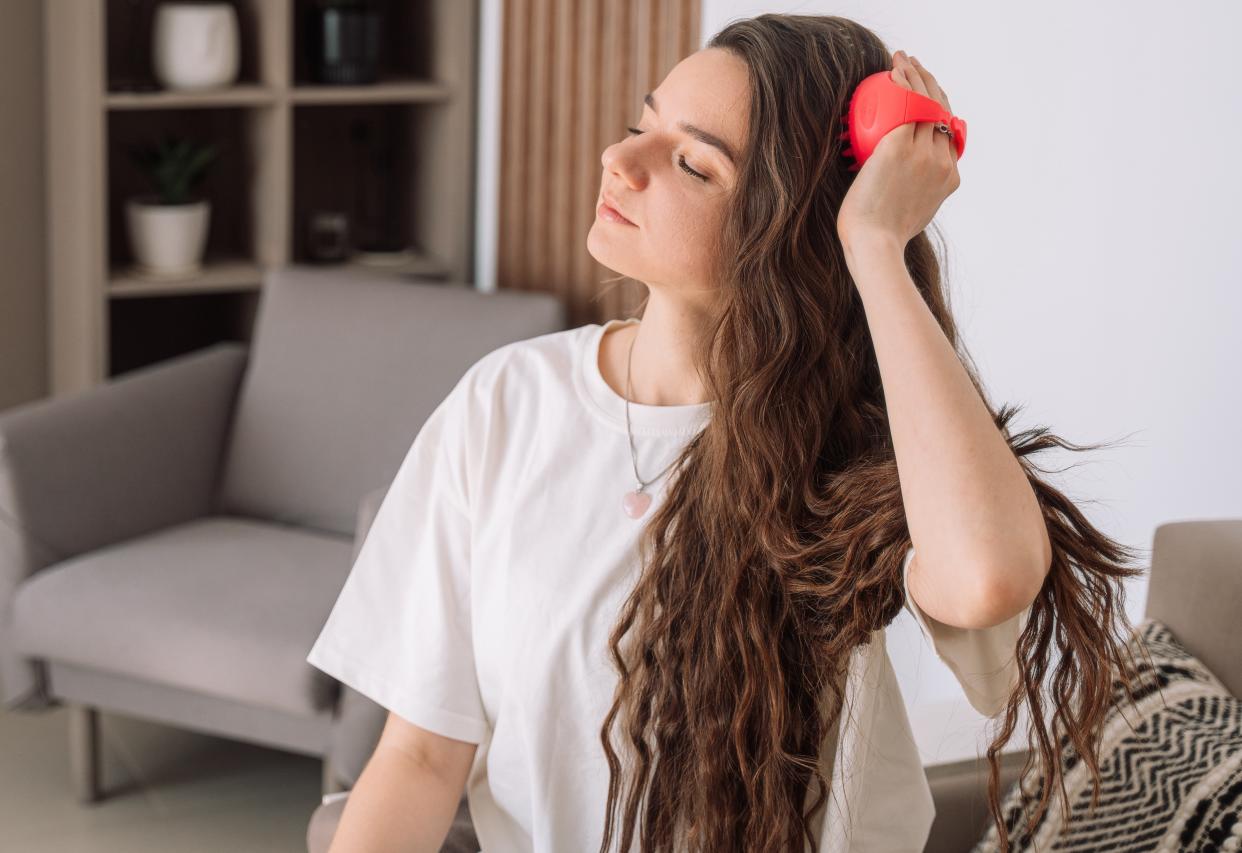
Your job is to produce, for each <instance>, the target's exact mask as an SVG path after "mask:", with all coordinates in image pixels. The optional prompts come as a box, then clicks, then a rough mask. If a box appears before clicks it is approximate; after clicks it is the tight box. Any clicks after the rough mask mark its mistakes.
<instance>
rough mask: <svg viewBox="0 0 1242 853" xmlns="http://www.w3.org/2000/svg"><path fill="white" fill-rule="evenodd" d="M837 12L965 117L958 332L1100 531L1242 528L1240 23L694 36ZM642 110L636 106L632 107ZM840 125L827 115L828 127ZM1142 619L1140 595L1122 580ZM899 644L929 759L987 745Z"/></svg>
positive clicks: (1060, 18)
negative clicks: (921, 74) (1048, 436)
mask: <svg viewBox="0 0 1242 853" xmlns="http://www.w3.org/2000/svg"><path fill="white" fill-rule="evenodd" d="M482 5H483V29H482V32H481V35H480V38H481V42H480V44H481V54H482V56H481V60H480V81H481V87H482V92H481V96H480V98H481V99H480V104H481V106H480V109H481V115H480V122H479V127H480V134H481V136H480V144H479V152H480V167H479V182H478V188H479V189H478V192H479V194H478V203H479V211H480V216H479V244H478V245H479V248H478V255H477V260H476V272H477V278H478V286H479V287H480V289H484V290H490V289H493V288H494V283H495V242H496V234H495V225H496V224H495V210H496V196H497V193H496V175H497V170H496V161H495V158H496V152H497V150H498V146H497V140H496V133H497V132H498V128H499V113H498V107H499V100H498V98H497V83H498V79H497V74H498V70H499V68H498V66H499V45H500V42H499V32H500V25H501V17H500V8H501V4H500V2H499V0H483V4H482ZM769 11H770V12H790V13H804V14H836V15H844V16H847V17H851V18H854V19H856V20H858V21H860V22H861V23H863V24H865V25H867V26H869V27H871V28H872V29H874V30H875V31H876V32H877V33H879V35H880V36H881V38H883V39H884V40H885V41H886V42H887V43H888V45H889V47H890V48H891V49H893V50H896V49H898V48H901V49H904V50H906V51H907V52H909V53H913V54H914V55H915V56H917V57H918V58H919V60H920V61H921V62H922V63H923V64H924V65H925V66H926V67H927V68H928V69H929V70H930V71H931V72H932V73H933V74H935V75H936V78H937V80H939V81H940V82H941V83H943V85H944V88H945V90H946V91H947V92H948V93H949V96H950V101H951V103H952V105H953V109H954V112H955V113H956V114H957V115H959V116H961V117H962V118H964V119H965V120H966V121H967V122H968V124H969V138H968V144H967V148H966V152H965V154H964V156H963V158H962V160H961V163H960V165H959V170H960V173H961V177H962V183H961V186H960V187H959V188H958V190H957V192H956V193H954V194H953V195H952V196H950V197H949V199H948V200H946V202H945V204H944V205H943V206H942V207H941V210H940V213H939V214H938V216H937V217H936V222H937V224H938V226H939V227H940V229H941V230H942V231H943V232H944V235H945V238H946V240H947V242H948V250H949V270H948V275H949V285H950V289H951V299H952V301H953V306H954V309H955V312H956V315H957V317H958V320H959V323H960V326H961V329H962V333H963V338H964V340H965V343H966V345H967V347H968V348H969V350H970V352H971V354H972V355H973V356H974V359H975V361H976V363H977V364H978V367H979V369H980V371H981V372H982V377H983V380H984V384H985V385H986V387H987V388H988V391H989V394H990V395H991V396H992V398H993V400H994V401H995V402H997V403H1004V402H1012V403H1019V404H1022V405H1023V411H1022V413H1020V414H1019V416H1018V418H1017V422H1016V428H1017V429H1023V428H1026V427H1030V426H1039V425H1047V426H1049V427H1050V428H1051V429H1052V431H1053V432H1054V433H1056V434H1058V435H1060V436H1062V437H1063V438H1065V439H1066V440H1068V441H1070V442H1073V443H1076V444H1087V443H1093V442H1099V441H1113V440H1116V439H1124V442H1125V443H1124V444H1122V445H1120V446H1119V447H1118V448H1111V449H1108V450H1105V451H1096V452H1091V453H1070V452H1068V451H1059V452H1058V453H1057V454H1055V455H1054V454H1053V453H1052V452H1051V451H1050V452H1048V453H1047V454H1045V458H1044V459H1043V460H1042V461H1040V462H1038V464H1040V465H1041V467H1044V468H1047V469H1051V470H1056V469H1062V468H1067V466H1071V465H1073V466H1077V467H1073V468H1069V469H1068V470H1066V471H1065V472H1064V473H1063V474H1060V475H1052V476H1053V477H1054V482H1055V483H1056V484H1057V485H1058V486H1060V487H1061V488H1063V489H1065V490H1066V491H1067V493H1068V494H1069V495H1070V496H1071V497H1073V498H1074V499H1075V500H1076V501H1078V503H1079V507H1080V509H1081V510H1082V511H1083V513H1084V514H1085V515H1086V516H1087V517H1088V518H1089V519H1090V520H1091V522H1092V523H1093V524H1095V525H1096V526H1097V527H1099V528H1100V529H1102V530H1103V531H1104V532H1105V533H1107V534H1108V535H1110V536H1113V537H1114V538H1116V539H1118V540H1119V541H1121V542H1122V543H1123V544H1125V545H1128V546H1130V547H1133V548H1138V549H1140V550H1141V551H1142V552H1143V554H1146V553H1148V549H1149V548H1150V545H1151V540H1152V534H1153V532H1154V530H1155V528H1156V526H1157V525H1159V524H1161V523H1164V522H1167V521H1175V520H1180V519H1190V518H1225V517H1242V492H1240V491H1239V490H1238V489H1237V487H1236V484H1237V483H1238V482H1239V481H1240V480H1242V450H1240V449H1239V447H1238V444H1237V442H1236V441H1235V440H1234V439H1235V437H1236V435H1237V433H1238V429H1237V427H1236V426H1235V425H1236V424H1237V423H1238V422H1239V420H1242V394H1240V393H1239V379H1238V368H1239V367H1240V366H1242V332H1239V331H1238V330H1239V328H1240V327H1242V240H1239V239H1238V238H1237V236H1236V232H1237V231H1238V230H1239V226H1240V225H1242V215H1240V214H1239V212H1238V201H1239V199H1240V198H1242V166H1239V155H1238V154H1237V152H1238V151H1239V150H1240V147H1242V143H1240V142H1239V139H1240V138H1242V94H1239V82H1238V71H1237V63H1236V61H1234V58H1235V57H1236V56H1237V52H1238V48H1237V45H1236V34H1237V33H1239V32H1242V9H1240V8H1239V7H1237V6H1236V5H1233V4H1230V3H1227V2H1225V0H1217V2H1193V3H1187V4H1182V5H1178V6H1172V5H1169V4H1167V3H1160V4H1156V3H1152V2H1144V3H1135V2H1127V3H1122V2H1117V0H1110V1H1109V2H1104V0H1096V2H1092V3H1089V4H1088V3H1070V2H1066V0H1055V2H1047V3H1042V4H1039V5H1037V6H1030V5H1025V6H1018V5H1015V4H999V3H987V2H982V1H981V0H972V1H971V2H967V0H948V2H943V3H937V4H924V3H918V2H913V0H882V2H881V0H868V2H866V3H863V2H859V0H849V2H840V3H831V4H830V3H825V2H818V3H817V2H804V3H784V4H780V3H764V4H751V3H742V2H734V0H704V2H703V26H702V33H703V39H702V41H703V42H704V43H705V42H706V41H707V39H708V38H709V37H710V36H711V35H712V34H714V33H715V32H716V31H717V30H719V29H720V28H721V27H723V26H724V25H725V24H726V23H728V21H730V20H732V19H734V18H738V17H746V16H749V15H754V14H759V13H762V12H769ZM636 106H637V105H636ZM829 118H831V117H826V120H827V119H829ZM1128 597H1129V599H1130V600H1129V601H1128V611H1129V616H1130V618H1131V619H1132V620H1135V621H1138V620H1139V619H1141V617H1142V613H1143V606H1144V604H1145V601H1146V582H1145V581H1143V582H1140V583H1137V584H1135V585H1134V586H1132V587H1130V588H1128ZM888 633H889V652H890V655H891V656H892V658H893V664H894V667H895V668H896V670H897V675H898V678H899V680H900V682H901V686H902V691H903V694H904V695H905V698H906V701H907V704H908V705H909V708H910V716H911V721H912V723H913V725H914V729H915V734H916V736H917V737H918V739H919V742H920V748H921V749H922V751H923V757H924V760H925V761H927V762H929V763H931V762H935V761H949V760H954V759H957V758H963V757H969V756H971V755H973V754H975V753H976V752H980V753H981V749H980V745H981V744H984V743H985V742H986V740H985V738H986V730H985V727H984V725H983V724H984V720H983V718H981V717H980V716H979V715H978V714H976V713H975V712H974V710H973V709H972V708H971V707H970V706H969V705H968V704H967V703H966V701H965V699H964V698H963V697H962V695H961V691H960V689H959V688H958V686H957V684H956V682H955V681H954V679H953V675H952V673H951V672H950V671H949V670H948V669H947V667H945V666H944V664H942V663H941V662H940V661H939V660H938V659H937V658H936V657H935V656H934V655H932V654H931V652H930V649H929V648H928V647H926V645H925V642H924V641H923V639H922V637H921V636H920V635H919V633H918V631H917V628H916V627H915V625H914V623H913V620H912V619H911V618H910V617H909V615H908V614H906V613H904V612H903V613H902V615H901V616H900V617H898V619H897V621H896V622H894V623H893V625H892V626H891V627H890V630H889V632H888Z"/></svg>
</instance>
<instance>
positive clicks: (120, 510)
mask: <svg viewBox="0 0 1242 853" xmlns="http://www.w3.org/2000/svg"><path fill="white" fill-rule="evenodd" d="M563 324H564V309H563V307H562V305H561V304H560V302H559V301H558V300H557V299H556V298H555V297H554V296H552V295H551V294H544V293H526V292H524V293H516V292H501V293H495V294H485V293H480V292H478V291H475V290H473V289H470V288H467V287H464V286H456V287H453V286H445V285H441V284H429V283H423V282H414V281H409V280H406V279H401V278H397V277H391V276H386V275H383V274H380V273H372V272H370V271H365V270H353V269H351V270H349V271H347V272H342V271H341V270H340V269H339V268H311V267H296V266H295V267H285V268H281V269H276V270H272V271H270V272H269V273H268V274H267V277H266V279H265V281H264V287H263V291H262V293H261V303H260V310H259V314H258V317H257V323H256V329H255V335H254V341H253V344H252V345H250V346H247V345H244V344H242V343H238V342H225V343H220V344H216V345H214V346H210V347H206V348H204V349H201V350H198V351H195V352H192V353H189V354H186V355H182V356H179V357H176V358H172V359H168V360H166V361H164V362H161V363H159V364H156V365H151V366H148V367H145V368H142V369H139V370H135V371H131V372H129V373H127V374H123V375H120V376H117V377H114V378H112V379H111V380H109V381H107V382H105V383H103V384H101V385H99V386H97V387H94V388H91V389H88V390H86V391H82V392H78V393H75V394H70V395H65V396H62V397H57V398H51V399H45V400H40V401H36V402H33V403H30V404H26V405H23V406H19V407H15V408H12V409H9V410H7V411H5V412H0V707H2V708H3V709H4V710H8V711H21V712H38V711H40V710H44V709H48V708H51V707H55V706H58V705H65V706H67V708H68V710H69V712H70V731H69V736H70V753H71V762H72V778H73V780H74V785H75V789H76V791H77V795H78V797H79V799H81V800H83V801H91V800H95V799H97V798H99V797H100V795H101V793H102V792H101V791H100V785H99V780H100V774H99V760H100V759H99V754H100V751H99V745H98V712H99V710H100V709H104V710H108V711H112V712H117V713H122V714H127V715H133V716H138V717H143V718H147V719H151V720H156V721H159V722H163V723H167V724H171V725H177V726H182V727H185V728H189V729H195V730H198V731H203V732H207V733H211V734H215V735H219V736H223V737H231V738H236V739H239V740H246V741H250V742H254V743H260V744H264V745H268V746H272V747H275V748H278V749H284V750H289V751H293V752H298V753H302V754H306V755H315V756H322V757H323V758H324V783H323V788H324V792H325V793H330V792H332V791H336V790H339V789H341V787H342V786H343V785H347V784H350V783H351V782H352V781H353V780H354V779H356V777H357V775H358V773H359V772H360V771H361V765H362V763H364V762H365V760H366V756H367V755H369V753H370V751H371V749H372V748H373V747H374V744H375V742H376V741H377V740H378V737H379V733H380V730H381V728H382V725H383V721H384V716H385V713H384V711H383V709H381V708H379V707H378V706H375V705H374V703H372V702H371V701H370V700H369V699H367V698H366V697H364V696H361V695H360V694H357V693H355V692H354V691H352V690H350V689H348V688H345V689H342V685H340V684H338V683H336V682H335V681H334V680H333V679H331V678H330V677H328V676H327V675H325V674H324V673H321V672H319V671H318V670H316V669H315V668H314V667H312V666H311V665H310V664H308V663H306V660H305V657H306V653H307V651H308V650H309V649H310V647H311V644H312V643H313V642H314V639H315V637H316V636H317V635H318V632H319V630H320V629H321V627H322V625H323V623H324V621H325V620H326V618H327V614H328V612H329V611H330V609H331V607H332V604H333V603H334V601H335V600H336V596H337V594H338V593H339V592H340V588H341V585H342V584H343V583H344V580H345V578H346V576H347V575H348V573H349V569H350V565H351V560H350V556H351V550H352V552H353V553H356V552H357V548H358V546H359V544H360V537H359V536H358V534H359V532H360V531H365V529H366V527H367V526H368V525H369V524H370V517H373V515H374V511H375V508H376V507H378V501H379V499H380V498H381V497H382V495H383V493H384V491H385V490H386V488H387V483H388V482H389V481H390V480H391V478H392V476H393V475H394V474H395V473H396V470H397V467H398V466H399V464H400V462H401V459H402V457H403V455H404V453H405V452H406V450H408V448H409V445H410V442H411V441H412V440H413V438H414V436H415V435H416V434H417V431H418V429H419V428H420V426H421V425H422V423H423V421H424V420H425V419H426V417H427V415H428V414H430V412H431V411H432V410H433V409H434V408H435V406H436V405H437V404H438V403H439V402H440V401H441V400H442V399H443V397H444V395H445V394H447V393H448V391H449V390H450V389H451V388H452V386H453V384H454V383H455V382H456V381H457V380H458V379H459V378H460V377H461V375H462V374H463V373H464V372H465V370H466V369H467V368H468V367H469V366H470V365H471V364H472V363H473V362H474V361H475V360H477V359H478V358H479V357H481V356H483V355H484V354H486V353H487V352H489V351H491V350H493V349H496V348H498V347H500V346H502V345H504V344H507V343H510V342H512V341H516V340H521V339H524V338H527V337H532V336H535V335H539V334H544V333H547V332H552V331H557V330H559V329H561V328H563Z"/></svg>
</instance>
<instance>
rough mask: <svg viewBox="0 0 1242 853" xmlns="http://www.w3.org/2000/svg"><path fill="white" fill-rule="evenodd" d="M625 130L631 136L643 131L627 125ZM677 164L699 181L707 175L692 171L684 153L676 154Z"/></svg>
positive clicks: (703, 179) (705, 178) (704, 179)
mask: <svg viewBox="0 0 1242 853" xmlns="http://www.w3.org/2000/svg"><path fill="white" fill-rule="evenodd" d="M626 130H628V131H629V132H630V133H631V135H633V136H637V135H638V134H640V133H643V131H641V130H639V129H638V128H636V127H627V128H626ZM677 164H678V165H679V166H681V168H682V170H683V171H685V172H686V173H687V174H689V175H693V176H694V177H696V178H698V179H699V180H700V181H706V180H707V175H701V174H699V173H698V172H696V171H694V169H691V168H690V167H689V166H687V165H686V157H685V155H684V154H678V155H677Z"/></svg>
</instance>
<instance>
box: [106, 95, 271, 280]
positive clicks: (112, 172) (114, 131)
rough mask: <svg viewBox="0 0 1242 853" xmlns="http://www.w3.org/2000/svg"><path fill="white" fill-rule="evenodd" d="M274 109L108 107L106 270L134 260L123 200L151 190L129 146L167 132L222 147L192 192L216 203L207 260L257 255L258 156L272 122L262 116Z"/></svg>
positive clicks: (146, 142)
mask: <svg viewBox="0 0 1242 853" xmlns="http://www.w3.org/2000/svg"><path fill="white" fill-rule="evenodd" d="M269 111H270V108H265V107H217V108H212V109H170V110H158V111H151V110H139V111H131V110H120V111H117V112H111V113H108V116H107V122H106V125H107V216H108V256H107V257H108V269H109V270H119V269H124V268H126V267H128V266H130V265H132V264H133V263H134V257H133V254H132V252H131V250H130V241H129V233H128V222H127V221H126V215H125V203H126V200H127V199H128V198H130V197H131V196H134V195H141V194H146V193H151V192H153V191H154V187H153V186H152V185H151V183H150V182H149V180H148V179H147V177H146V175H145V174H144V173H143V172H142V171H141V170H140V169H139V167H138V166H137V164H135V163H134V162H133V160H132V158H131V156H130V153H129V152H130V149H131V148H132V147H133V146H136V145H149V144H153V143H155V142H157V141H159V140H161V139H163V138H164V137H165V136H166V135H168V134H176V135H178V136H184V137H187V138H191V139H194V140H196V141H200V142H210V143H211V144H214V145H216V146H217V152H216V158H215V159H214V160H213V161H212V163H211V164H210V166H209V167H208V169H207V172H206V174H205V175H204V176H203V179H202V182H201V183H200V184H199V186H198V187H197V188H196V190H195V193H196V195H200V196H202V197H204V198H206V199H208V200H209V201H210V203H211V214H210V219H209V222H208V228H207V242H206V247H205V250H204V253H203V255H204V258H206V257H218V256H225V257H234V258H248V259H257V258H256V253H255V251H254V245H255V239H254V223H255V222H256V220H259V219H261V217H262V215H263V211H262V210H256V209H255V208H256V205H257V204H259V203H260V202H261V201H262V199H263V198H264V196H263V195H262V194H261V193H258V192H256V174H255V173H256V169H255V163H254V159H255V157H256V156H259V155H260V154H261V152H262V150H263V140H262V135H263V129H264V128H267V127H269V125H270V122H265V121H263V118H264V115H265V114H266V113H267V112H269Z"/></svg>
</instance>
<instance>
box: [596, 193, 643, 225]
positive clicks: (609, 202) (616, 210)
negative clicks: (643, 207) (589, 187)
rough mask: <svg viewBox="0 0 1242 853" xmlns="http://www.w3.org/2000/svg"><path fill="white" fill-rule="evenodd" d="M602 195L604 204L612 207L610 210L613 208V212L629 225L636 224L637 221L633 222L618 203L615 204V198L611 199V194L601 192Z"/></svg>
mask: <svg viewBox="0 0 1242 853" xmlns="http://www.w3.org/2000/svg"><path fill="white" fill-rule="evenodd" d="M603 196H604V204H605V205H606V206H607V207H610V208H612V210H613V212H614V213H616V214H618V215H619V216H620V217H621V218H622V219H624V220H625V221H626V222H628V223H629V224H630V225H637V224H638V223H636V222H634V221H633V220H632V219H630V218H629V217H628V216H626V215H625V211H624V210H622V209H621V207H620V205H618V204H617V202H616V200H615V199H613V197H612V196H610V195H608V193H604V194H603Z"/></svg>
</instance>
